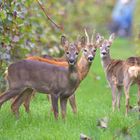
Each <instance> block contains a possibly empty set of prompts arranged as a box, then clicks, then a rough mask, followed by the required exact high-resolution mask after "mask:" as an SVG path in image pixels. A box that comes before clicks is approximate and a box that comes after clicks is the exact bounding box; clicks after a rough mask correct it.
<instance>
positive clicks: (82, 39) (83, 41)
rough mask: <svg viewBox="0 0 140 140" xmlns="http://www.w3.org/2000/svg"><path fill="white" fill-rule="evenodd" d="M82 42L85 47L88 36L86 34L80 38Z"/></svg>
mask: <svg viewBox="0 0 140 140" xmlns="http://www.w3.org/2000/svg"><path fill="white" fill-rule="evenodd" d="M80 43H81V47H84V46H85V44H86V38H85V36H82V37H81V38H80Z"/></svg>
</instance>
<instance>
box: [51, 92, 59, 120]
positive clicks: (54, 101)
mask: <svg viewBox="0 0 140 140" xmlns="http://www.w3.org/2000/svg"><path fill="white" fill-rule="evenodd" d="M51 103H52V108H53V113H54V117H55V119H56V120H57V119H58V96H57V95H54V94H52V95H51Z"/></svg>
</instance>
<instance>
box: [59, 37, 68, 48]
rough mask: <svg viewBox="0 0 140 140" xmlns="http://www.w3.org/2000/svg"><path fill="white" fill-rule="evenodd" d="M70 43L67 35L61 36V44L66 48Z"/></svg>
mask: <svg viewBox="0 0 140 140" xmlns="http://www.w3.org/2000/svg"><path fill="white" fill-rule="evenodd" d="M68 44H69V42H68V40H67V38H66V37H65V36H61V45H62V46H63V47H65V48H67V47H68Z"/></svg>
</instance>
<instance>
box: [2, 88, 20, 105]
mask: <svg viewBox="0 0 140 140" xmlns="http://www.w3.org/2000/svg"><path fill="white" fill-rule="evenodd" d="M22 90H23V88H22V89H21V88H19V89H9V90H8V91H6V92H5V93H3V95H1V96H0V107H1V106H2V104H3V103H4V102H6V101H7V100H9V99H11V98H13V97H15V96H16V95H18V94H20V93H21V92H22Z"/></svg>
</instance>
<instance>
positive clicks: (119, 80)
mask: <svg viewBox="0 0 140 140" xmlns="http://www.w3.org/2000/svg"><path fill="white" fill-rule="evenodd" d="M100 37H101V36H100ZM113 40H114V34H112V35H111V36H110V38H109V39H108V40H104V41H103V42H102V45H101V47H100V56H101V61H102V65H103V68H104V70H105V74H106V78H107V80H108V83H109V85H110V87H111V90H112V108H113V111H114V110H115V106H116V102H117V106H118V109H119V110H120V99H121V95H122V88H123V87H124V92H125V100H126V101H125V102H126V103H125V105H126V112H125V114H126V115H127V114H128V110H129V98H130V97H129V90H130V86H131V85H132V84H137V85H138V105H139V106H140V76H139V75H140V57H130V58H128V59H126V60H115V59H111V57H110V47H111V45H112V43H113ZM117 91H118V94H117Z"/></svg>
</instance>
